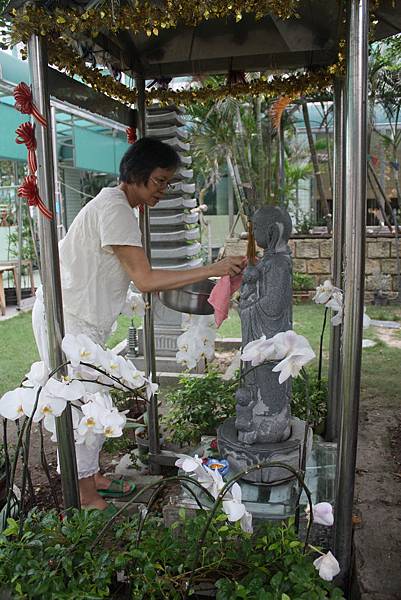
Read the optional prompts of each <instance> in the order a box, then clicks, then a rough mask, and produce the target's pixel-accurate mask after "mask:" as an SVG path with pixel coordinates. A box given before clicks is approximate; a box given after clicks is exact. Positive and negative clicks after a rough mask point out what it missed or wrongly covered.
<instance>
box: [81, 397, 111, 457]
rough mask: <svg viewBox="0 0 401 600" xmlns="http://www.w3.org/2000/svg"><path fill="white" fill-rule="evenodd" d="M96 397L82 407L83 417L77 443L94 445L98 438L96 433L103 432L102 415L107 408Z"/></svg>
mask: <svg viewBox="0 0 401 600" xmlns="http://www.w3.org/2000/svg"><path fill="white" fill-rule="evenodd" d="M94 398H95V397H93V399H91V400H90V401H89V402H87V403H86V404H84V405H83V406H82V408H81V411H82V413H83V417H82V419H81V420H80V422H79V425H78V427H77V440H76V442H77V444H83V443H85V444H86V445H87V446H92V445H93V443H94V441H95V439H96V438H95V435H96V434H99V433H102V432H103V425H102V422H101V415H102V414H104V413H105V412H106V410H105V408H103V407H102V406H101V404H100V403H99V402H95V399H94Z"/></svg>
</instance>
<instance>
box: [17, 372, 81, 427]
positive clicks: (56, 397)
mask: <svg viewBox="0 0 401 600" xmlns="http://www.w3.org/2000/svg"><path fill="white" fill-rule="evenodd" d="M32 391H35V392H37V389H36V388H33V390H32ZM84 395H85V388H84V386H83V385H82V383H81V382H80V381H75V380H74V381H71V382H69V381H58V380H57V379H54V377H51V378H50V379H49V381H48V382H47V383H46V385H45V386H44V387H43V388H42V390H41V392H40V393H39V398H38V403H37V407H36V409H35V411H34V406H35V403H36V393H35V394H33V395H32V396H30V397H28V398H26V399H25V403H24V405H23V407H24V411H25V414H26V415H27V416H29V417H30V416H32V414H33V418H32V420H33V421H34V422H35V423H38V422H39V421H41V420H42V419H43V418H44V417H47V416H50V415H51V416H53V417H59V416H60V415H61V414H62V413H63V411H64V409H65V407H66V405H67V402H71V401H73V400H78V399H79V398H82V397H83V396H84Z"/></svg>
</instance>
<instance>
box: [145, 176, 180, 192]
mask: <svg viewBox="0 0 401 600" xmlns="http://www.w3.org/2000/svg"><path fill="white" fill-rule="evenodd" d="M149 179H150V181H152V183H154V184H155V185H157V187H158V188H160V189H161V190H167V191H168V192H169V191H171V190H173V189H174V185H173V184H171V183H169V182H168V181H164V179H157V178H156V177H149Z"/></svg>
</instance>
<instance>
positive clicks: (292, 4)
mask: <svg viewBox="0 0 401 600" xmlns="http://www.w3.org/2000/svg"><path fill="white" fill-rule="evenodd" d="M298 4H299V0H198V1H197V2H192V1H191V0H187V1H185V0H164V2H163V3H157V4H156V3H154V2H151V1H148V0H143V1H141V2H136V3H135V4H134V3H133V4H128V5H124V6H121V7H120V8H117V7H114V9H112V8H111V7H109V6H107V4H104V5H103V6H101V7H100V8H93V9H89V10H85V11H82V10H80V9H73V8H68V9H65V8H62V7H59V8H56V9H55V10H53V11H51V12H49V11H47V10H46V9H44V8H43V7H41V6H38V5H29V4H28V5H25V6H24V7H23V8H21V9H19V10H15V9H14V10H13V11H12V14H13V24H12V37H13V41H14V42H16V41H25V42H26V41H27V39H28V38H29V37H30V35H32V34H33V33H36V34H41V35H47V34H50V33H51V32H53V33H58V34H59V35H62V34H63V32H65V31H70V32H72V33H85V34H87V35H88V36H89V37H96V35H97V34H98V33H99V31H105V30H108V31H109V32H111V33H116V32H117V31H121V30H124V29H126V30H129V31H131V32H132V33H133V34H137V33H146V34H147V35H149V36H150V35H158V33H159V31H160V30H161V29H169V28H171V27H176V26H177V24H178V23H181V24H183V25H187V26H188V27H196V26H197V25H199V24H200V23H202V22H203V21H207V20H210V19H227V18H232V19H235V20H236V21H240V20H241V19H242V16H243V15H253V16H254V17H255V19H256V20H258V19H262V18H263V17H265V16H267V15H274V16H275V17H278V18H280V19H288V18H290V17H294V16H296V8H297V6H298Z"/></svg>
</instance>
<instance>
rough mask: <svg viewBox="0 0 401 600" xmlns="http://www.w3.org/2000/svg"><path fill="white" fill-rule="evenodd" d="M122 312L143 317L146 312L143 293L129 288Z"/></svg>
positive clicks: (129, 315) (130, 315)
mask: <svg viewBox="0 0 401 600" xmlns="http://www.w3.org/2000/svg"><path fill="white" fill-rule="evenodd" d="M121 312H122V313H123V314H124V315H127V316H128V317H132V315H137V316H138V317H143V316H144V314H145V302H144V301H143V297H142V294H138V293H137V292H133V291H132V290H131V289H128V292H127V297H126V299H125V304H124V306H123V308H122V310H121Z"/></svg>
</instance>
